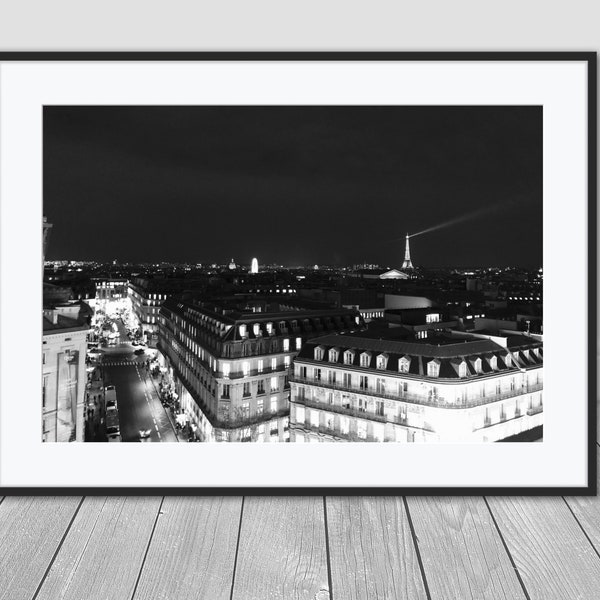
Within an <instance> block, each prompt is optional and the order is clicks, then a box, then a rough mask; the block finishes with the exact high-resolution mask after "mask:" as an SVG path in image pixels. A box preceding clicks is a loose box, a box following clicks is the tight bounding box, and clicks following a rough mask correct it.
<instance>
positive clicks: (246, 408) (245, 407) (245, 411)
mask: <svg viewBox="0 0 600 600" xmlns="http://www.w3.org/2000/svg"><path fill="white" fill-rule="evenodd" d="M240 413H241V416H242V419H247V418H248V417H249V416H250V403H249V402H242V405H241V406H240Z"/></svg>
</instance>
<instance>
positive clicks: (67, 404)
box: [42, 304, 89, 442]
mask: <svg viewBox="0 0 600 600" xmlns="http://www.w3.org/2000/svg"><path fill="white" fill-rule="evenodd" d="M79 311H80V306H79V305H77V304H75V305H73V306H71V307H69V306H65V307H57V308H53V309H44V318H43V330H44V333H43V339H42V441H43V442H83V441H84V414H83V413H84V405H85V388H86V383H87V376H86V364H85V357H86V350H87V332H88V329H89V326H88V325H87V324H85V323H82V322H81V319H79V317H78V315H79Z"/></svg>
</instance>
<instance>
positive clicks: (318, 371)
mask: <svg viewBox="0 0 600 600" xmlns="http://www.w3.org/2000/svg"><path fill="white" fill-rule="evenodd" d="M314 374H315V381H321V369H315V370H314Z"/></svg>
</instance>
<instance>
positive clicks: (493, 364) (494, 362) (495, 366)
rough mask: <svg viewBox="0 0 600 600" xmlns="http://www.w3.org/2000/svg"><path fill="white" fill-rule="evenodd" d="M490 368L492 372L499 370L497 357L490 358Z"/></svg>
mask: <svg viewBox="0 0 600 600" xmlns="http://www.w3.org/2000/svg"><path fill="white" fill-rule="evenodd" d="M490 367H491V368H492V371H496V370H498V358H497V357H496V356H492V357H491V358H490Z"/></svg>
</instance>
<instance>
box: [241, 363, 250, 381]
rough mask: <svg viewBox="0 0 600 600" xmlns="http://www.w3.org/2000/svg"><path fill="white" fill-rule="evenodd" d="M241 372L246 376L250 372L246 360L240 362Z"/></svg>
mask: <svg viewBox="0 0 600 600" xmlns="http://www.w3.org/2000/svg"><path fill="white" fill-rule="evenodd" d="M242 373H243V374H244V377H247V376H248V375H249V374H250V363H249V362H247V361H244V362H243V363H242Z"/></svg>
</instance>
